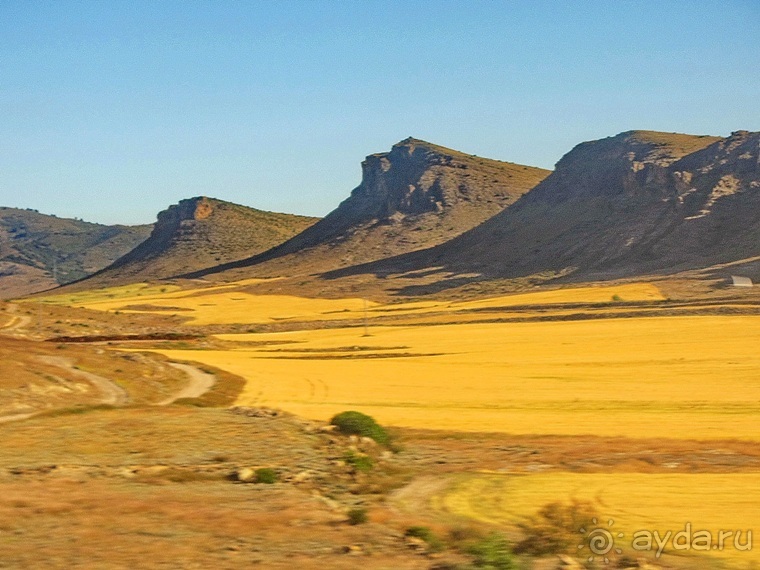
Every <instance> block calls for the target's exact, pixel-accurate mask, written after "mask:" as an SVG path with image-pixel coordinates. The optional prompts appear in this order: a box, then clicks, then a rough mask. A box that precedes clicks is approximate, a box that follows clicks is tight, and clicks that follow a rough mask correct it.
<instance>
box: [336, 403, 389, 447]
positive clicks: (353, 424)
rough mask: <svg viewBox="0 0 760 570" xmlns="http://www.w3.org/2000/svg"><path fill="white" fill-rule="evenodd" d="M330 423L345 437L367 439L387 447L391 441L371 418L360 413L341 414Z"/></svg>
mask: <svg viewBox="0 0 760 570" xmlns="http://www.w3.org/2000/svg"><path fill="white" fill-rule="evenodd" d="M330 423H331V424H332V425H334V426H337V428H338V431H339V432H340V433H343V434H346V435H359V436H362V437H369V438H372V439H374V440H375V441H376V442H377V443H379V444H381V445H388V444H389V443H390V441H391V438H390V437H389V436H388V433H387V432H386V431H385V430H384V429H383V428H382V427H381V426H380V425H378V423H377V422H376V421H375V420H374V419H373V418H371V417H370V416H368V415H366V414H362V413H361V412H353V411H349V412H341V413H340V414H338V415H337V416H335V417H333V419H332V420H330Z"/></svg>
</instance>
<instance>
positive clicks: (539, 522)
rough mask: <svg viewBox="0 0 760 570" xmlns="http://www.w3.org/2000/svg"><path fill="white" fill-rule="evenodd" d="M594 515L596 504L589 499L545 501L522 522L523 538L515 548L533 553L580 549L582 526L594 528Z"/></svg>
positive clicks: (517, 550) (560, 552)
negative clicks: (562, 501)
mask: <svg viewBox="0 0 760 570" xmlns="http://www.w3.org/2000/svg"><path fill="white" fill-rule="evenodd" d="M595 518H597V516H596V514H595V512H594V506H593V505H592V504H591V503H588V502H583V501H574V502H572V503H570V504H563V503H550V504H548V505H545V506H543V507H542V508H541V510H539V511H538V513H537V514H536V515H534V516H533V517H531V518H530V519H528V521H527V522H524V523H521V524H520V525H519V526H520V529H521V530H522V532H523V539H522V540H521V541H520V542H519V543H518V544H517V545H516V547H515V552H518V553H524V554H531V555H533V556H545V555H548V554H562V553H568V554H569V553H573V552H577V548H578V544H579V537H580V535H579V534H578V533H579V531H580V529H582V528H592V527H593V522H592V521H593V520H594V519H595Z"/></svg>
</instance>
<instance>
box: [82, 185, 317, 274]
mask: <svg viewBox="0 0 760 570" xmlns="http://www.w3.org/2000/svg"><path fill="white" fill-rule="evenodd" d="M317 220H318V218H310V217H306V216H296V215H293V214H279V213H273V212H264V211H261V210H256V209H254V208H248V207H246V206H240V205H238V204H232V203H230V202H224V201H222V200H216V199H214V198H206V197H196V198H190V199H187V200H182V201H181V202H179V203H178V204H175V205H173V206H170V207H169V208H168V209H166V210H165V211H163V212H161V213H159V214H158V219H157V221H156V223H155V225H154V227H153V231H152V233H151V234H150V237H149V238H148V239H147V240H145V241H144V242H143V243H141V244H140V245H139V246H137V247H136V248H135V249H134V250H132V251H130V252H129V253H127V254H126V255H124V256H123V257H121V258H119V259H118V260H116V261H115V262H114V263H113V264H112V265H110V266H109V267H107V268H105V269H104V270H102V271H100V272H98V273H96V274H95V275H93V276H91V277H90V278H88V279H87V280H86V281H84V282H83V283H82V286H86V287H93V286H102V285H118V284H123V283H133V282H136V281H153V280H157V279H168V278H171V277H176V276H178V275H182V274H186V273H191V272H195V271H200V270H203V269H207V268H210V267H215V266H217V265H220V264H224V263H228V262H231V261H236V260H239V259H242V258H245V257H249V256H250V255H252V254H257V253H261V252H262V251H265V250H268V249H270V248H272V247H274V246H276V245H278V244H280V243H282V242H283V241H285V240H287V239H288V238H290V237H292V236H294V235H295V234H297V233H299V232H301V231H302V230H304V229H305V228H307V227H309V226H311V225H312V224H314V222H316V221H317Z"/></svg>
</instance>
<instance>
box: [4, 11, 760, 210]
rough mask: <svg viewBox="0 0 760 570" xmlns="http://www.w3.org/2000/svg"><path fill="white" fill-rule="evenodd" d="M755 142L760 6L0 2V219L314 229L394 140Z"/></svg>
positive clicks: (522, 157)
mask: <svg viewBox="0 0 760 570" xmlns="http://www.w3.org/2000/svg"><path fill="white" fill-rule="evenodd" d="M630 129H653V130H662V131H678V132H688V133H695V134H717V135H727V134H729V133H730V132H731V131H732V130H737V129H748V130H760V1H758V0H735V1H731V0H727V1H720V0H714V1H712V2H707V1H699V0H693V1H686V0H683V1H677V0H671V1H662V0H657V1H635V0H631V1H622V0H620V1H617V0H604V1H599V2H596V1H584V0H577V1H570V0H568V1H564V2H563V1H559V0H552V1H541V0H525V1H514V2H510V1H503V2H499V1H495V0H493V1H491V0H487V1H477V0H462V1H458V2H451V1H444V0H440V1H424V0H402V1H395V0H380V1H362V0H352V1H340V0H332V1H324V2H321V1H316V0H313V1H307V0H303V1H298V2H293V1H290V2H289V1H282V0H269V1H266V2H254V1H235V2H231V1H230V2H223V1H210V2H199V1H187V0H182V1H180V0H175V1H162V0H151V1H134V0H129V1H128V0H113V1H96V0H90V1H86V2H72V1H66V0H58V1H36V0H18V1H16V0H2V2H0V205H6V206H16V207H29V208H35V209H38V210H40V211H42V212H45V213H54V214H57V215H59V216H67V217H74V216H77V217H82V218H84V219H86V220H90V221H98V222H105V223H117V222H121V223H141V222H151V221H153V220H154V218H155V214H156V213H157V212H158V211H159V210H161V209H164V208H165V207H167V206H168V205H170V204H172V203H174V202H176V201H178V200H180V199H182V198H186V197H191V196H195V195H209V196H214V197H218V198H222V199H226V200H230V201H233V202H237V203H241V204H245V205H249V206H253V207H257V208H261V209H267V210H275V211H287V212H294V213H302V214H313V215H323V214H325V213H327V212H329V211H330V210H331V209H333V208H334V207H335V206H336V205H337V204H338V202H340V201H341V200H342V199H344V198H345V197H346V196H347V195H348V193H349V192H350V190H351V189H352V188H354V187H355V186H356V185H357V184H358V183H359V180H360V167H359V163H360V162H361V160H362V159H363V158H364V156H366V155H367V154H370V153H374V152H380V151H384V150H387V149H389V148H390V146H391V145H392V144H393V143H395V142H397V141H399V140H401V139H403V138H406V137H407V136H410V135H411V136H415V137H417V138H423V139H426V140H429V141H431V142H435V143H437V144H441V145H444V146H449V147H452V148H456V149H458V150H462V151H464V152H468V153H473V154H478V155H480V156H487V157H491V158H498V159H501V160H510V161H513V162H518V163H523V164H530V165H536V166H543V167H547V168H551V167H552V166H553V165H554V163H555V162H556V161H557V160H558V159H559V158H560V157H561V156H562V155H563V154H564V153H565V152H567V151H568V150H569V149H570V148H571V147H572V146H573V145H575V144H576V143H578V142H580V141H583V140H590V139H595V138H601V137H605V136H609V135H613V134H616V133H618V132H621V131H625V130H630Z"/></svg>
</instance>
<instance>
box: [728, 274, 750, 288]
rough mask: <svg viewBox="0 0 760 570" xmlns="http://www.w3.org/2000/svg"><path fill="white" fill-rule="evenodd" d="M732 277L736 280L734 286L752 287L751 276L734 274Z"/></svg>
mask: <svg viewBox="0 0 760 570" xmlns="http://www.w3.org/2000/svg"><path fill="white" fill-rule="evenodd" d="M731 279H733V281H734V287H752V285H753V284H752V279H750V278H749V277H739V276H738V275H732V276H731Z"/></svg>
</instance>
